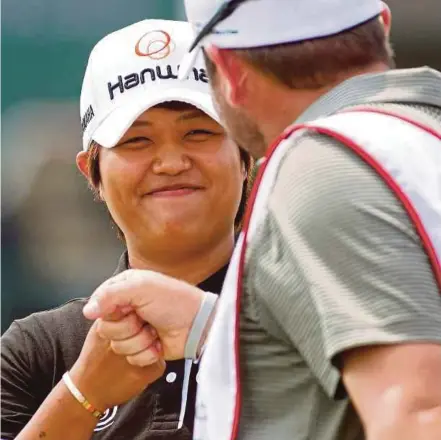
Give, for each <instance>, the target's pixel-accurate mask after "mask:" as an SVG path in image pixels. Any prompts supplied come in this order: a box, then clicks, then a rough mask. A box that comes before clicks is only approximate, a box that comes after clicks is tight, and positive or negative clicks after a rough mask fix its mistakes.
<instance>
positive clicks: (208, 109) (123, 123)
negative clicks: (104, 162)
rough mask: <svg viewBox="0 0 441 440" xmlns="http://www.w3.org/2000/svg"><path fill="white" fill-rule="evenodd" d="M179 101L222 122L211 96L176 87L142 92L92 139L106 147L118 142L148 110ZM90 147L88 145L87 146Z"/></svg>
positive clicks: (105, 120)
mask: <svg viewBox="0 0 441 440" xmlns="http://www.w3.org/2000/svg"><path fill="white" fill-rule="evenodd" d="M170 101H179V102H185V103H187V104H191V105H193V106H195V107H196V108H198V109H199V110H202V111H203V112H204V113H206V114H207V115H208V116H210V117H211V118H213V119H214V120H216V121H217V122H219V123H220V119H219V116H218V114H217V112H216V110H215V108H214V105H213V101H212V99H211V96H210V95H209V94H207V93H202V92H198V91H195V90H191V89H188V88H174V89H168V90H162V91H160V92H159V93H157V94H155V93H152V92H151V90H150V91H149V92H147V93H145V94H142V93H141V94H140V95H139V96H138V97H137V99H135V100H131V101H130V103H127V104H125V105H122V106H120V107H117V108H115V109H114V110H113V111H112V112H111V113H110V114H109V115H108V116H107V118H106V119H104V120H103V121H102V122H101V124H100V125H99V126H98V127H97V128H96V130H95V131H94V132H93V134H92V135H91V139H92V140H94V141H95V142H97V143H98V144H99V145H101V146H102V147H105V148H112V147H114V146H116V144H118V142H119V141H120V140H121V138H122V137H123V136H124V134H125V133H126V131H127V130H128V129H129V128H130V127H131V125H132V124H133V123H134V122H135V121H136V119H137V118H138V117H139V116H140V115H141V114H142V113H144V112H145V111H146V110H148V109H150V108H152V107H154V106H155V105H158V104H161V103H163V102H170ZM87 147H88V146H87Z"/></svg>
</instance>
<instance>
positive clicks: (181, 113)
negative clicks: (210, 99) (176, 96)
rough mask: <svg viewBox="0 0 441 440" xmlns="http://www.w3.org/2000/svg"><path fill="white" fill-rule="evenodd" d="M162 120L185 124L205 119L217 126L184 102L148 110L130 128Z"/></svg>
mask: <svg viewBox="0 0 441 440" xmlns="http://www.w3.org/2000/svg"><path fill="white" fill-rule="evenodd" d="M163 118H167V119H170V121H176V122H185V121H189V120H193V119H200V120H202V119H205V120H207V121H212V122H214V123H216V124H217V122H216V121H215V120H214V119H213V118H211V117H210V116H209V115H207V113H205V112H204V111H202V110H201V109H199V108H197V107H196V106H194V105H192V104H188V103H186V102H179V101H171V102H164V103H161V104H158V105H155V106H153V107H151V108H149V109H148V110H146V111H145V112H144V113H142V114H141V115H140V116H139V117H138V118H137V119H136V120H135V122H134V123H133V124H132V127H137V126H140V125H152V124H154V123H155V122H157V121H159V120H161V119H163ZM217 125H218V124H217Z"/></svg>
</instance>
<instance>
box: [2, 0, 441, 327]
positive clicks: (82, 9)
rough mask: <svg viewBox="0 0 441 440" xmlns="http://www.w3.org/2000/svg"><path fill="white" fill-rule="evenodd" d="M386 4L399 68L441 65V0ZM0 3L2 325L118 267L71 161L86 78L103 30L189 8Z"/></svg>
mask: <svg viewBox="0 0 441 440" xmlns="http://www.w3.org/2000/svg"><path fill="white" fill-rule="evenodd" d="M201 1H203V0H201ZM293 1H295V0H293ZM311 1H312V0H311ZM274 3H275V5H276V4H277V0H274ZM387 3H388V4H389V5H390V7H391V9H392V12H393V17H394V20H393V33H392V40H393V43H394V47H395V49H396V53H397V61H398V65H399V66H400V67H411V66H419V65H430V66H432V67H435V68H438V69H440V68H441V38H440V33H439V30H440V26H441V6H440V3H439V0H418V2H414V1H410V0H390V1H389V2H387ZM1 9H2V10H1V13H2V30H1V50H2V55H1V57H2V58H1V61H2V67H1V74H2V78H1V84H2V97H1V116H2V133H1V136H2V138H1V141H2V266H1V268H2V285H1V287H2V289H1V294H2V298H1V318H2V320H1V327H2V331H4V330H5V329H6V328H7V327H8V326H9V325H10V323H11V321H12V319H15V318H17V317H22V316H25V315H27V314H29V313H31V312H33V311H36V310H41V309H44V308H49V307H54V306H56V305H59V304H61V303H63V302H65V301H66V300H68V299H70V298H74V297H78V296H87V295H89V294H90V293H91V291H92V290H93V289H94V287H96V286H97V285H99V284H100V282H101V281H103V280H104V279H105V278H107V277H108V276H109V275H111V274H112V272H113V270H114V268H115V267H116V264H117V261H118V258H119V255H120V252H121V249H122V247H121V244H120V243H119V242H118V241H117V239H116V237H115V231H113V230H112V228H111V226H110V222H109V219H108V217H107V214H106V211H105V209H103V206H102V205H100V204H98V203H96V202H94V201H93V199H92V195H91V193H90V191H89V190H88V188H87V185H86V183H85V181H84V179H83V178H82V176H81V175H80V174H79V172H78V171H77V170H76V166H75V155H76V153H77V152H78V151H79V149H80V148H81V137H80V136H81V130H80V125H79V115H78V112H79V110H78V105H79V94H80V87H81V81H82V76H83V73H84V69H85V65H86V62H87V58H88V55H89V52H90V50H91V49H92V47H93V45H94V44H95V43H96V42H97V41H98V40H99V39H100V38H101V37H103V36H104V35H105V34H107V33H109V32H112V31H114V30H116V29H118V28H121V27H123V26H126V25H128V24H131V23H133V22H136V21H139V20H142V19H144V18H175V19H183V18H184V13H183V5H182V0H131V1H128V2H124V1H123V0H75V1H67V0H3V1H2V4H1Z"/></svg>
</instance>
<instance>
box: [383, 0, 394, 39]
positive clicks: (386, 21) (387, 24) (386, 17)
mask: <svg viewBox="0 0 441 440" xmlns="http://www.w3.org/2000/svg"><path fill="white" fill-rule="evenodd" d="M382 3H383V10H382V11H381V14H380V20H381V23H382V24H383V27H384V33H385V34H386V36H387V37H389V35H390V29H391V25H392V13H391V11H390V8H389V6H388V5H387V4H386V3H384V2H382Z"/></svg>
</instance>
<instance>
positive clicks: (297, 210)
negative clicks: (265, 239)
mask: <svg viewBox="0 0 441 440" xmlns="http://www.w3.org/2000/svg"><path fill="white" fill-rule="evenodd" d="M270 215H272V216H273V219H274V224H276V225H277V227H278V230H279V232H278V234H279V235H281V236H283V239H284V242H285V243H287V244H285V246H289V247H290V255H292V256H293V257H292V258H293V264H294V265H295V266H296V267H297V266H298V267H297V269H298V272H300V273H301V274H302V275H303V277H304V285H305V286H307V287H305V291H304V292H303V294H304V295H308V296H309V297H310V299H311V300H310V301H309V302H308V304H310V305H312V307H314V308H315V312H311V316H314V319H315V324H316V325H315V328H318V329H320V331H318V332H316V333H315V334H314V335H311V334H309V337H308V338H303V339H302V338H299V337H298V334H299V331H298V330H299V329H298V327H297V323H296V322H293V320H292V319H291V317H290V314H289V308H288V307H284V308H278V309H277V310H272V312H273V315H274V316H277V317H278V318H279V319H280V324H281V325H282V327H283V328H284V329H285V331H286V333H287V334H288V335H289V337H290V338H291V339H292V341H293V343H294V344H295V346H296V348H298V349H299V350H300V352H301V353H302V355H303V356H304V358H305V360H306V362H307V363H308V364H309V366H310V367H311V369H312V371H313V372H314V374H315V375H316V377H317V379H318V381H319V382H320V383H321V385H322V386H323V389H324V390H325V391H326V392H327V393H328V394H329V396H330V397H331V398H334V397H335V394H333V393H335V389H336V387H335V386H331V385H333V384H332V383H331V384H330V383H329V381H328V380H327V377H326V375H325V374H323V371H329V368H330V367H331V364H332V365H334V366H337V368H338V370H339V372H340V375H341V376H340V384H343V385H344V388H346V390H345V391H346V393H347V394H349V397H350V398H351V399H352V400H353V402H354V404H355V406H356V409H357V410H358V413H359V415H360V418H361V419H362V421H363V423H364V427H365V430H366V433H367V435H368V436H369V437H368V438H369V440H371V439H372V440H383V439H387V440H402V439H407V438H409V439H417V438H418V439H420V438H421V439H430V440H432V439H435V438H436V439H440V438H441V409H440V408H441V292H440V286H438V285H437V282H436V279H435V276H434V272H433V269H432V267H431V265H430V262H429V259H428V256H427V254H426V252H425V250H424V247H423V245H422V243H421V240H420V238H419V237H418V235H417V234H416V232H415V228H414V226H413V224H412V222H411V221H410V219H409V216H408V214H407V212H406V211H405V209H404V207H403V206H402V204H401V202H400V201H399V200H398V198H397V197H396V195H395V194H394V193H393V192H392V191H391V190H390V189H389V188H388V186H387V185H386V184H385V183H384V182H383V181H382V179H381V178H380V177H379V176H378V175H377V174H376V172H375V171H374V170H373V169H371V168H370V167H369V166H368V165H367V164H366V163H364V162H363V161H362V160H361V159H360V158H359V157H358V156H356V155H355V154H354V153H352V152H351V151H350V150H349V149H348V148H346V147H345V146H343V145H341V144H340V143H338V142H336V141H334V140H331V139H328V138H326V137H324V136H321V135H308V137H307V138H303V139H302V140H300V141H298V145H296V147H295V148H293V149H292V150H291V151H290V153H289V154H288V156H287V158H286V160H285V162H284V163H283V164H282V167H281V169H280V173H279V179H278V182H277V184H276V187H275V188H274V191H273V193H272V196H271V203H270ZM284 294H285V295H286V296H287V297H289V298H290V299H291V300H292V301H294V302H295V301H296V300H297V299H296V293H295V292H289V291H286V292H285V293H284ZM273 303H274V302H273ZM295 304H298V302H295ZM276 305H277V304H276ZM285 310H287V311H285ZM314 338H315V339H314ZM317 347H323V349H317ZM323 365H328V366H329V367H327V368H326V369H324V368H323ZM341 388H343V387H339V390H341ZM406 436H407V437H406Z"/></svg>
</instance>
